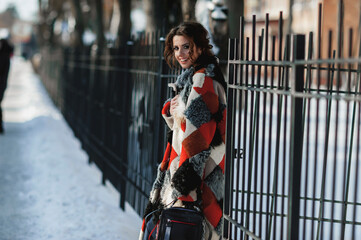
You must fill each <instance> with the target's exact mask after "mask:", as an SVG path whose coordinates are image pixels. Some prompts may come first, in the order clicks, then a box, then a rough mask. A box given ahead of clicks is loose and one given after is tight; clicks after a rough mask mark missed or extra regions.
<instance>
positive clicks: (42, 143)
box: [0, 57, 141, 240]
mask: <svg viewBox="0 0 361 240" xmlns="http://www.w3.org/2000/svg"><path fill="white" fill-rule="evenodd" d="M3 109H4V119H5V134H4V135H0V240H28V239H29V240H32V239H34V240H45V239H46V240H49V239H61V240H68V239H69V240H73V239H74V240H82V239H101V240H112V239H114V240H115V239H117V240H122V239H124V240H132V239H137V236H138V231H139V228H140V225H141V219H140V217H139V216H138V215H137V214H136V213H135V212H134V211H133V210H132V209H131V208H130V207H129V206H127V207H126V211H125V212H123V211H122V210H121V209H120V208H118V202H119V194H118V193H117V192H116V191H115V190H114V189H113V188H112V187H111V186H110V184H106V186H103V185H101V184H100V182H101V173H100V172H99V170H98V169H97V168H96V167H95V166H94V165H89V164H88V162H87V156H86V154H85V153H84V152H83V151H82V150H81V148H80V144H79V142H78V141H77V140H76V139H75V138H74V135H73V133H72V131H71V130H70V128H69V127H68V125H67V124H66V123H65V121H64V119H63V117H62V116H61V114H59V112H58V111H57V109H56V108H55V107H54V105H53V104H52V102H51V101H50V99H49V97H48V95H47V94H46V92H45V90H44V88H43V86H42V85H41V83H40V80H39V79H38V77H37V76H36V75H35V74H34V73H33V71H32V69H31V65H30V63H28V62H25V61H24V60H22V59H21V58H16V57H15V58H14V59H13V60H12V66H11V72H10V76H9V85H8V89H7V91H6V94H5V99H4V102H3Z"/></svg>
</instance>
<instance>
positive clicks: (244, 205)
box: [223, 1, 361, 240]
mask: <svg viewBox="0 0 361 240" xmlns="http://www.w3.org/2000/svg"><path fill="white" fill-rule="evenodd" d="M340 2H341V5H340V9H339V19H338V32H337V35H336V37H334V36H335V34H334V33H333V32H332V31H330V32H329V34H328V36H323V37H326V38H327V41H328V43H327V47H328V56H321V5H320V8H319V23H318V33H317V39H316V40H314V35H313V33H310V34H309V35H307V36H305V35H293V36H290V35H286V36H284V34H283V19H282V13H281V14H280V19H279V25H278V35H277V36H270V33H269V32H270V31H269V17H268V15H267V16H266V21H265V26H264V28H263V29H262V30H261V31H259V32H260V35H257V34H256V33H257V29H256V17H255V16H253V21H252V36H251V37H246V36H245V21H244V19H242V20H241V27H240V38H239V39H233V40H230V43H229V60H228V83H229V85H228V96H227V97H228V116H227V150H226V168H225V175H226V188H225V189H226V191H225V201H224V216H225V218H224V232H223V235H224V237H225V238H226V239H237V240H238V239H289V240H291V239H292V240H297V239H307V240H308V239H357V237H360V236H361V191H360V187H359V186H360V182H359V181H360V177H359V176H361V170H360V166H359V165H360V155H361V154H360V150H361V144H360V132H361V130H360V125H361V96H360V70H361V50H360V49H361V48H360V45H357V46H355V45H354V44H353V43H352V41H349V42H345V41H344V37H345V36H347V39H352V36H353V30H352V29H351V30H348V31H345V32H346V33H345V34H344V29H343V7H342V1H340ZM335 39H337V49H335V50H334V49H332V41H335ZM358 41H360V38H359V39H358ZM358 44H361V43H360V42H358ZM314 45H315V46H316V47H314ZM355 50H358V52H359V53H358V54H357V56H353V55H352V53H353V52H355Z"/></svg>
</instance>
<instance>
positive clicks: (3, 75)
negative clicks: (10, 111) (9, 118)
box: [0, 38, 14, 134]
mask: <svg viewBox="0 0 361 240" xmlns="http://www.w3.org/2000/svg"><path fill="white" fill-rule="evenodd" d="M13 50H14V49H13V46H12V45H11V44H9V42H8V40H7V39H5V38H2V39H0V134H3V133H4V126H3V115H2V108H1V102H2V100H3V98H4V94H5V89H6V86H7V82H8V74H9V68H10V58H11V56H12V54H13Z"/></svg>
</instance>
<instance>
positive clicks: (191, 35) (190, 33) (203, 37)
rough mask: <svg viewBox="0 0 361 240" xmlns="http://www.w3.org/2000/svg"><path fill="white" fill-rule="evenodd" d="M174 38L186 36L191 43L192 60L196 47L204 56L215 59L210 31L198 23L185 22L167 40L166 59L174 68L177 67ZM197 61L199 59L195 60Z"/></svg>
mask: <svg viewBox="0 0 361 240" xmlns="http://www.w3.org/2000/svg"><path fill="white" fill-rule="evenodd" d="M174 36H184V37H186V38H187V39H188V40H189V41H190V51H189V55H190V58H191V59H192V56H193V47H194V45H195V46H196V47H198V48H200V49H201V50H202V55H206V56H209V57H213V56H214V53H213V52H212V50H211V49H212V48H213V46H212V45H211V44H209V38H208V31H207V30H206V29H205V28H204V27H203V25H202V24H200V23H198V22H184V23H182V24H180V25H178V26H177V27H174V28H172V29H171V30H170V31H169V33H168V34H167V37H166V39H165V48H164V58H165V61H166V62H167V64H168V65H169V66H170V67H171V68H172V67H175V66H177V65H176V64H177V61H176V59H175V57H174V50H173V38H174ZM195 60H196V61H197V59H195Z"/></svg>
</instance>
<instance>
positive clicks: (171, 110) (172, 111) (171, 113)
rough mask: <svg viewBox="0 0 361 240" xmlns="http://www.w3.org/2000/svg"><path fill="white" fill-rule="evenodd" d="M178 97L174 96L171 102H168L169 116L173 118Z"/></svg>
mask: <svg viewBox="0 0 361 240" xmlns="http://www.w3.org/2000/svg"><path fill="white" fill-rule="evenodd" d="M178 97H179V95H176V96H175V97H174V98H172V100H171V102H170V110H169V112H170V115H172V116H174V111H175V109H176V108H177V106H178Z"/></svg>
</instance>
